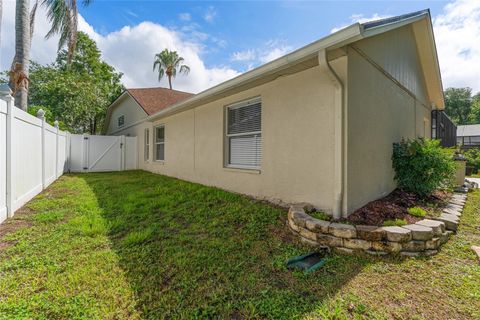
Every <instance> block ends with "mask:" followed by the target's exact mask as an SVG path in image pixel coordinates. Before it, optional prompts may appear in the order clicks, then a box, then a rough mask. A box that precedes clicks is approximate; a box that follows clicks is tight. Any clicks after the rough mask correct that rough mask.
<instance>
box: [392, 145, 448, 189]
mask: <svg viewBox="0 0 480 320" xmlns="http://www.w3.org/2000/svg"><path fill="white" fill-rule="evenodd" d="M392 161H393V168H394V170H395V180H396V181H397V183H398V187H399V188H401V189H404V190H405V191H409V192H413V193H415V194H417V195H419V196H421V197H426V196H429V195H431V194H432V192H433V191H435V190H436V189H438V188H440V187H443V186H449V185H451V183H452V182H453V177H454V173H455V168H456V166H455V162H454V161H453V159H452V156H451V154H450V153H449V152H447V151H446V150H444V149H442V147H440V142H439V141H438V140H426V139H422V138H420V139H415V140H407V141H405V140H403V141H402V142H400V143H395V144H394V145H393V156H392Z"/></svg>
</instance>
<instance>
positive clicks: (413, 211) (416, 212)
mask: <svg viewBox="0 0 480 320" xmlns="http://www.w3.org/2000/svg"><path fill="white" fill-rule="evenodd" d="M407 212H408V214H410V215H412V216H415V217H420V218H422V217H425V216H426V215H427V211H425V210H423V209H422V208H420V207H413V208H408V209H407Z"/></svg>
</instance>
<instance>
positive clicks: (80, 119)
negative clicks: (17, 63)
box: [29, 32, 124, 134]
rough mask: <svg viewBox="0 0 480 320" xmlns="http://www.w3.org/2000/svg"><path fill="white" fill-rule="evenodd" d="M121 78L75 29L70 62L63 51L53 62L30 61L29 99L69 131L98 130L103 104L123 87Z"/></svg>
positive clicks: (111, 99)
mask: <svg viewBox="0 0 480 320" xmlns="http://www.w3.org/2000/svg"><path fill="white" fill-rule="evenodd" d="M121 77H122V74H121V73H119V72H117V71H116V70H115V69H114V68H113V67H112V66H110V65H109V64H107V63H106V62H104V61H102V60H101V53H100V51H99V50H98V48H97V45H96V43H95V41H93V40H92V39H90V38H89V37H88V36H87V35H86V34H85V33H83V32H78V34H77V49H76V51H75V54H74V55H73V58H72V62H71V64H69V63H68V51H67V50H61V51H60V52H59V53H58V56H57V59H56V61H55V63H53V64H50V65H46V66H43V65H40V64H38V63H32V64H31V67H30V95H29V102H30V105H31V106H41V107H42V108H43V109H45V110H46V111H47V110H48V111H47V112H50V113H51V115H52V117H53V118H55V119H58V120H59V121H61V122H63V124H64V125H65V127H66V128H67V129H68V130H69V131H70V132H77V133H78V132H90V133H91V134H95V133H99V132H100V131H101V129H102V126H103V122H104V120H105V114H106V109H107V107H108V106H109V105H110V104H111V103H112V102H113V100H115V99H116V98H117V97H118V96H119V95H120V93H121V92H122V91H123V90H124V87H123V85H122V84H121V82H120V79H121Z"/></svg>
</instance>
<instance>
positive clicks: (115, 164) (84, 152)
mask: <svg viewBox="0 0 480 320" xmlns="http://www.w3.org/2000/svg"><path fill="white" fill-rule="evenodd" d="M137 155H138V152H137V138H136V137H126V136H91V135H79V134H72V135H70V166H69V170H70V171H71V172H106V171H123V170H133V169H137V168H138V165H137V164H138V161H137Z"/></svg>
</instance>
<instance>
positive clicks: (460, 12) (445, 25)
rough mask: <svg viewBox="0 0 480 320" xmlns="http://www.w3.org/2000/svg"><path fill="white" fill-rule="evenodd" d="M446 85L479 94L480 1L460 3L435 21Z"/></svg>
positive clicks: (459, 1)
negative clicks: (468, 88)
mask: <svg viewBox="0 0 480 320" xmlns="http://www.w3.org/2000/svg"><path fill="white" fill-rule="evenodd" d="M433 28H434V32H435V40H436V44H437V51H438V59H439V61H440V69H441V71H442V78H443V86H444V87H445V88H448V87H471V88H473V91H474V92H475V93H476V92H479V91H480V1H478V0H458V1H455V2H453V3H450V4H448V5H446V6H445V7H444V9H443V12H442V14H440V15H438V16H436V17H435V18H434V20H433Z"/></svg>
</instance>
